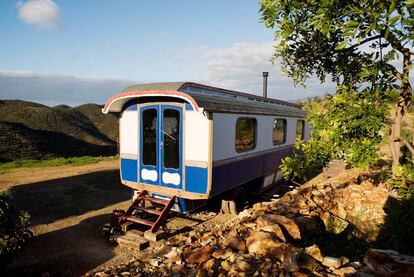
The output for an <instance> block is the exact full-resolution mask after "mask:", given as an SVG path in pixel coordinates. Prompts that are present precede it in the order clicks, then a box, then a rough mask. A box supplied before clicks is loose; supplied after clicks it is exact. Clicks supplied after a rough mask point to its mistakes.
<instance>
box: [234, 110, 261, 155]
mask: <svg viewBox="0 0 414 277" xmlns="http://www.w3.org/2000/svg"><path fill="white" fill-rule="evenodd" d="M241 119H249V120H253V121H254V140H253V146H252V147H251V148H249V149H244V150H239V149H237V146H236V141H237V123H238V122H239V120H241ZM256 146H257V119H256V118H255V117H246V116H241V117H238V118H237V119H236V124H235V129H234V149H235V150H236V152H237V153H245V152H248V151H252V150H255V149H256Z"/></svg>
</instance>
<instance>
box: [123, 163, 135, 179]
mask: <svg viewBox="0 0 414 277" xmlns="http://www.w3.org/2000/svg"><path fill="white" fill-rule="evenodd" d="M121 178H122V180H124V181H130V182H137V160H131V159H121Z"/></svg>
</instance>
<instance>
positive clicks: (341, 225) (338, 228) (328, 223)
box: [320, 212, 349, 234]
mask: <svg viewBox="0 0 414 277" xmlns="http://www.w3.org/2000/svg"><path fill="white" fill-rule="evenodd" d="M320 218H321V219H322V221H323V223H324V224H325V228H326V231H328V232H330V233H332V234H340V233H341V232H342V231H344V230H345V229H346V227H348V225H349V222H348V221H346V220H343V219H341V218H339V217H335V216H331V214H330V213H328V212H321V213H320Z"/></svg>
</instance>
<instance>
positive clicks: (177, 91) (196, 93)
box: [102, 82, 306, 117]
mask: <svg viewBox="0 0 414 277" xmlns="http://www.w3.org/2000/svg"><path fill="white" fill-rule="evenodd" d="M140 97H174V98H179V99H181V100H183V101H185V102H188V103H189V104H191V106H192V107H193V109H194V110H196V111H198V110H199V109H200V108H203V109H204V110H206V111H211V112H225V113H244V114H262V115H280V116H291V117H304V116H305V114H306V113H305V112H304V111H302V110H301V108H300V106H299V105H297V104H294V103H290V102H286V101H282V100H277V99H272V98H265V97H261V96H257V95H252V94H248V93H243V92H238V91H232V90H227V89H222V88H216V87H211V86H206V85H202V84H197V83H192V82H168V83H148V84H137V85H132V86H128V87H126V88H125V89H124V90H123V91H122V92H121V93H119V94H116V95H114V96H112V97H111V98H110V99H109V100H108V101H107V102H106V104H105V106H104V108H103V109H102V111H103V112H104V113H108V112H120V111H121V110H122V107H123V106H124V104H125V103H126V102H128V101H130V100H131V99H136V98H140Z"/></svg>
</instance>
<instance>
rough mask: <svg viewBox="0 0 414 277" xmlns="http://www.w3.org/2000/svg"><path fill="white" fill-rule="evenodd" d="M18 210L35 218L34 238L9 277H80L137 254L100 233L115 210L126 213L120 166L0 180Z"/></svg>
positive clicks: (20, 173)
mask: <svg viewBox="0 0 414 277" xmlns="http://www.w3.org/2000/svg"><path fill="white" fill-rule="evenodd" d="M0 188H1V189H5V188H9V189H10V190H11V191H12V192H13V194H14V197H15V202H16V204H17V206H18V207H19V208H21V209H23V210H25V211H27V212H29V213H30V215H31V223H32V226H33V227H32V230H33V232H34V234H35V236H34V238H33V239H32V240H31V241H30V242H29V243H28V244H27V245H26V247H25V248H24V249H23V250H22V251H21V252H20V253H18V255H17V256H16V257H15V259H14V260H13V262H12V263H11V264H10V265H9V267H8V269H7V274H8V275H15V276H17V275H19V276H21V275H32V276H37V275H40V274H42V273H45V272H48V273H49V274H51V275H67V276H77V275H81V274H82V273H84V272H86V271H88V270H90V269H93V268H95V267H97V266H100V265H102V264H105V263H112V262H116V261H117V260H123V261H124V260H127V259H129V258H130V257H131V255H133V253H130V252H126V251H123V250H122V249H119V248H118V247H115V246H114V245H111V244H110V243H109V242H108V241H106V240H105V239H104V238H103V237H102V236H101V233H100V229H101V226H102V225H103V224H104V223H106V222H108V221H109V220H110V217H111V212H112V210H113V209H115V208H125V207H127V205H128V204H129V202H130V200H129V199H130V197H131V190H130V189H128V188H127V187H125V186H123V185H121V184H120V181H119V171H118V161H101V162H99V163H97V164H91V165H84V166H70V165H69V166H59V167H50V168H30V169H24V168H21V169H16V170H13V171H10V172H7V173H5V174H1V175H0Z"/></svg>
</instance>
